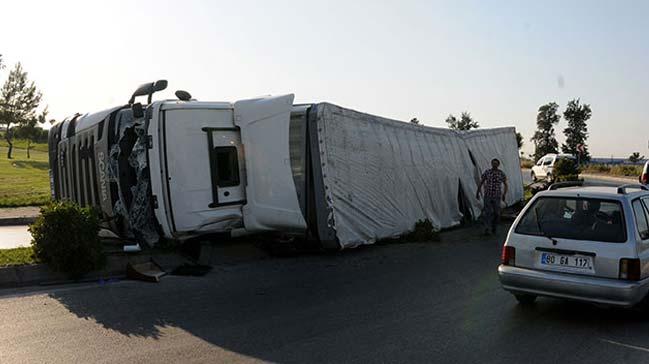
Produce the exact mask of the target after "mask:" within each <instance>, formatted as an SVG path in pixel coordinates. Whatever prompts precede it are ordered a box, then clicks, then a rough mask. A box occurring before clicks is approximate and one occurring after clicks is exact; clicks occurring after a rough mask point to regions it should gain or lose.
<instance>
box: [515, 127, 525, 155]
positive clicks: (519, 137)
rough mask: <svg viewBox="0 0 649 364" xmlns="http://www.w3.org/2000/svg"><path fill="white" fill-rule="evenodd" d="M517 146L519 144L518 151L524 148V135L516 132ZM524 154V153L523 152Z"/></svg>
mask: <svg viewBox="0 0 649 364" xmlns="http://www.w3.org/2000/svg"><path fill="white" fill-rule="evenodd" d="M516 144H518V149H519V150H520V149H521V148H523V144H524V142H523V134H521V133H519V132H516ZM521 153H522V152H521Z"/></svg>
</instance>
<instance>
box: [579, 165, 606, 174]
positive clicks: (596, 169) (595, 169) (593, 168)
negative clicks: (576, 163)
mask: <svg viewBox="0 0 649 364" xmlns="http://www.w3.org/2000/svg"><path fill="white" fill-rule="evenodd" d="M610 171H611V167H610V166H608V165H606V164H588V165H586V166H585V167H584V168H583V172H586V173H609V172H610Z"/></svg>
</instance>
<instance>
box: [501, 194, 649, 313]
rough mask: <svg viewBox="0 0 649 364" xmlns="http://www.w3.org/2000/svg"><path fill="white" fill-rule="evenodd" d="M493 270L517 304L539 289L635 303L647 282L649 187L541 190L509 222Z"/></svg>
mask: <svg viewBox="0 0 649 364" xmlns="http://www.w3.org/2000/svg"><path fill="white" fill-rule="evenodd" d="M498 275H499V278H500V282H501V284H502V286H503V288H504V289H505V290H507V291H509V292H511V293H512V294H514V296H515V297H516V298H517V299H518V301H519V302H520V303H521V304H529V303H532V302H534V300H535V299H536V297H537V296H547V297H555V298H564V299H573V300H579V301H586V302H592V303H598V304H606V305H613V306H621V307H632V306H635V305H637V304H638V303H640V302H643V300H644V298H645V297H646V296H647V291H648V290H649V191H648V190H647V188H646V187H645V186H640V185H625V186H621V187H577V188H565V189H554V188H553V187H551V189H550V190H549V191H544V192H541V193H538V194H537V195H536V196H534V198H533V199H532V200H531V201H530V202H529V203H528V204H527V206H526V207H525V208H524V209H523V211H522V212H521V214H520V215H519V216H518V218H517V219H516V221H515V222H514V224H513V225H512V227H511V229H510V231H509V234H508V236H507V240H506V242H505V245H504V246H503V251H502V264H501V265H500V266H499V267H498Z"/></svg>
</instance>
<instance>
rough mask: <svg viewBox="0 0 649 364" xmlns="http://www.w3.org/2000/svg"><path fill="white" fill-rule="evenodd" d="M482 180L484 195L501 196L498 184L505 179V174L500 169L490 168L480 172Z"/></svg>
mask: <svg viewBox="0 0 649 364" xmlns="http://www.w3.org/2000/svg"><path fill="white" fill-rule="evenodd" d="M482 181H484V196H485V197H490V198H500V196H502V189H501V188H500V186H501V185H502V184H503V183H505V181H507V176H505V172H503V171H501V170H500V169H493V168H490V169H488V170H486V171H485V172H484V173H483V174H482Z"/></svg>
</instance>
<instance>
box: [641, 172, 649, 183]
mask: <svg viewBox="0 0 649 364" xmlns="http://www.w3.org/2000/svg"><path fill="white" fill-rule="evenodd" d="M640 182H642V183H644V184H649V174H647V173H643V174H642V177H641V178H640Z"/></svg>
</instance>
